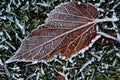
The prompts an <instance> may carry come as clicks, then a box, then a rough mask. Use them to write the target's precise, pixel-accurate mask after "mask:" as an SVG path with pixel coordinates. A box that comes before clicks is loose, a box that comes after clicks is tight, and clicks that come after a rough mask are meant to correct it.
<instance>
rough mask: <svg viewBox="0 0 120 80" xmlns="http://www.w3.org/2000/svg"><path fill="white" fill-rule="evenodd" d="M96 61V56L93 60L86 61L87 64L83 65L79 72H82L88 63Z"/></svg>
mask: <svg viewBox="0 0 120 80" xmlns="http://www.w3.org/2000/svg"><path fill="white" fill-rule="evenodd" d="M94 61H95V58H94V57H93V58H92V59H91V60H89V61H88V62H87V63H85V64H84V65H83V66H82V67H81V69H80V71H79V73H80V72H82V71H83V70H84V69H85V68H86V67H87V66H88V65H90V64H92V62H94Z"/></svg>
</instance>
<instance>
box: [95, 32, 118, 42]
mask: <svg viewBox="0 0 120 80" xmlns="http://www.w3.org/2000/svg"><path fill="white" fill-rule="evenodd" d="M97 33H98V34H99V35H102V36H104V37H106V38H110V39H113V40H115V41H118V39H117V38H116V37H113V36H111V35H109V34H107V33H104V32H97Z"/></svg>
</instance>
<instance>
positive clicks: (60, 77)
mask: <svg viewBox="0 0 120 80" xmlns="http://www.w3.org/2000/svg"><path fill="white" fill-rule="evenodd" d="M57 78H58V80H65V77H64V76H63V75H61V74H58V76H57Z"/></svg>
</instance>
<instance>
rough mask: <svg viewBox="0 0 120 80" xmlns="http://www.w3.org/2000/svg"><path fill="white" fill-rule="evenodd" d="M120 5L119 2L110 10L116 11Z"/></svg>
mask: <svg viewBox="0 0 120 80" xmlns="http://www.w3.org/2000/svg"><path fill="white" fill-rule="evenodd" d="M119 5H120V2H118V3H117V4H115V5H114V6H113V8H112V9H111V10H109V11H115V8H117V7H118V6H119Z"/></svg>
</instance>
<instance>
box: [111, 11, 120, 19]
mask: <svg viewBox="0 0 120 80" xmlns="http://www.w3.org/2000/svg"><path fill="white" fill-rule="evenodd" d="M112 19H113V20H114V21H119V18H118V17H117V16H116V13H115V12H113V15H112Z"/></svg>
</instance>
